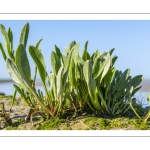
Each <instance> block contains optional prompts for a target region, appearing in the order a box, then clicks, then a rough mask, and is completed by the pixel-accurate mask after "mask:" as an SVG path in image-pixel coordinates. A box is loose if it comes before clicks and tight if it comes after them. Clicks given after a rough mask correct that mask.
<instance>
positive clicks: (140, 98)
mask: <svg viewBox="0 0 150 150" xmlns="http://www.w3.org/2000/svg"><path fill="white" fill-rule="evenodd" d="M13 84H14V83H13V82H11V83H0V93H5V95H13V93H14V87H13ZM36 89H40V90H41V91H42V92H44V88H43V87H42V86H39V85H38V86H36ZM148 93H149V92H146V91H139V92H137V93H136V94H135V95H134V97H135V98H136V99H137V102H138V103H140V104H141V105H142V106H143V107H147V106H150V105H149V103H148V101H147V94H148Z"/></svg>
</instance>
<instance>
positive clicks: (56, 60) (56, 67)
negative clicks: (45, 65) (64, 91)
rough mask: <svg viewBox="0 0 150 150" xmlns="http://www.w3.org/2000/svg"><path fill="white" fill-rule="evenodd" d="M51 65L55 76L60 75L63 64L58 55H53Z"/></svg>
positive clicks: (53, 53)
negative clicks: (59, 71)
mask: <svg viewBox="0 0 150 150" xmlns="http://www.w3.org/2000/svg"><path fill="white" fill-rule="evenodd" d="M51 65H52V69H53V72H54V74H55V76H56V75H57V73H58V70H59V68H60V67H61V62H60V59H59V57H58V55H57V54H56V53H55V52H52V53H51Z"/></svg>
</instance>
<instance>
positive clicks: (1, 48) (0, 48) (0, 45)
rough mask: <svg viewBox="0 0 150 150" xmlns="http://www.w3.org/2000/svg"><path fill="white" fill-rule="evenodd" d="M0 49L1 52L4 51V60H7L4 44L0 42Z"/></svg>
mask: <svg viewBox="0 0 150 150" xmlns="http://www.w3.org/2000/svg"><path fill="white" fill-rule="evenodd" d="M0 50H1V52H2V55H3V58H4V60H5V61H6V59H7V56H6V53H5V51H4V48H3V45H2V44H1V43H0Z"/></svg>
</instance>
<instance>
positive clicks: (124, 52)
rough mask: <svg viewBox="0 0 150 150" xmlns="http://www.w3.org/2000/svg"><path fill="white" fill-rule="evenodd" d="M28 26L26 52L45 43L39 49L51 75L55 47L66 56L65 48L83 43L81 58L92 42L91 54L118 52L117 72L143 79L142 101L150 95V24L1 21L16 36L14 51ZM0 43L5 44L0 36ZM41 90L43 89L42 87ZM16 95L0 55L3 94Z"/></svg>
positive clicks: (0, 83)
mask: <svg viewBox="0 0 150 150" xmlns="http://www.w3.org/2000/svg"><path fill="white" fill-rule="evenodd" d="M26 22H28V23H29V25H30V31H29V39H28V43H27V48H28V47H29V45H35V44H36V43H37V42H38V40H39V39H43V41H42V42H41V46H40V47H41V50H42V53H43V55H44V58H45V62H46V67H47V71H48V72H50V71H51V64H50V53H51V51H53V50H54V45H57V46H58V47H59V48H60V50H61V51H62V52H65V51H64V47H67V46H68V44H69V43H70V42H71V41H73V40H75V41H76V42H77V43H80V54H81V53H82V50H83V47H84V44H85V42H86V41H89V44H88V52H89V53H90V54H92V53H93V52H94V51H96V50H99V51H100V52H108V51H109V50H110V49H112V48H115V51H114V53H113V55H117V56H118V60H117V61H116V64H115V67H116V68H117V69H118V70H121V71H124V70H125V69H127V68H130V74H131V76H133V77H134V76H136V75H143V76H144V81H143V82H142V86H143V87H142V88H141V90H140V92H139V95H137V97H139V99H142V98H143V99H145V97H146V94H147V93H150V63H149V62H150V21H149V20H41V21H40V20H37V21H36V20H34V21H33V20H0V24H2V25H4V26H5V28H6V30H8V28H9V27H10V28H11V30H12V32H13V41H14V45H13V49H14V50H16V49H17V46H18V44H19V38H20V32H21V29H22V27H23V26H24V24H25V23H26ZM0 42H1V43H2V44H4V41H3V37H2V35H1V33H0ZM27 52H28V50H27ZM29 61H30V64H31V68H34V63H33V61H32V60H31V57H30V56H29ZM32 71H33V70H32ZM39 83H40V80H39ZM38 86H39V88H41V87H40V85H39V84H38ZM13 92H14V89H13V82H12V81H11V79H10V76H9V74H8V72H7V70H6V65H5V62H4V60H3V57H2V54H1V52H0V93H5V94H6V95H11V94H13Z"/></svg>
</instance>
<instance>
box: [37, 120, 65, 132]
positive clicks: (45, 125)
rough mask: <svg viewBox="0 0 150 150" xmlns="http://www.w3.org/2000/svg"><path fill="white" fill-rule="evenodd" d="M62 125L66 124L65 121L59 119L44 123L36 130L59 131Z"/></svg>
mask: <svg viewBox="0 0 150 150" xmlns="http://www.w3.org/2000/svg"><path fill="white" fill-rule="evenodd" d="M61 123H64V120H63V119H59V118H56V119H50V120H47V121H45V122H43V123H42V124H41V125H38V126H37V127H36V129H37V130H53V129H57V128H58V127H59V125H60V124H61Z"/></svg>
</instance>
